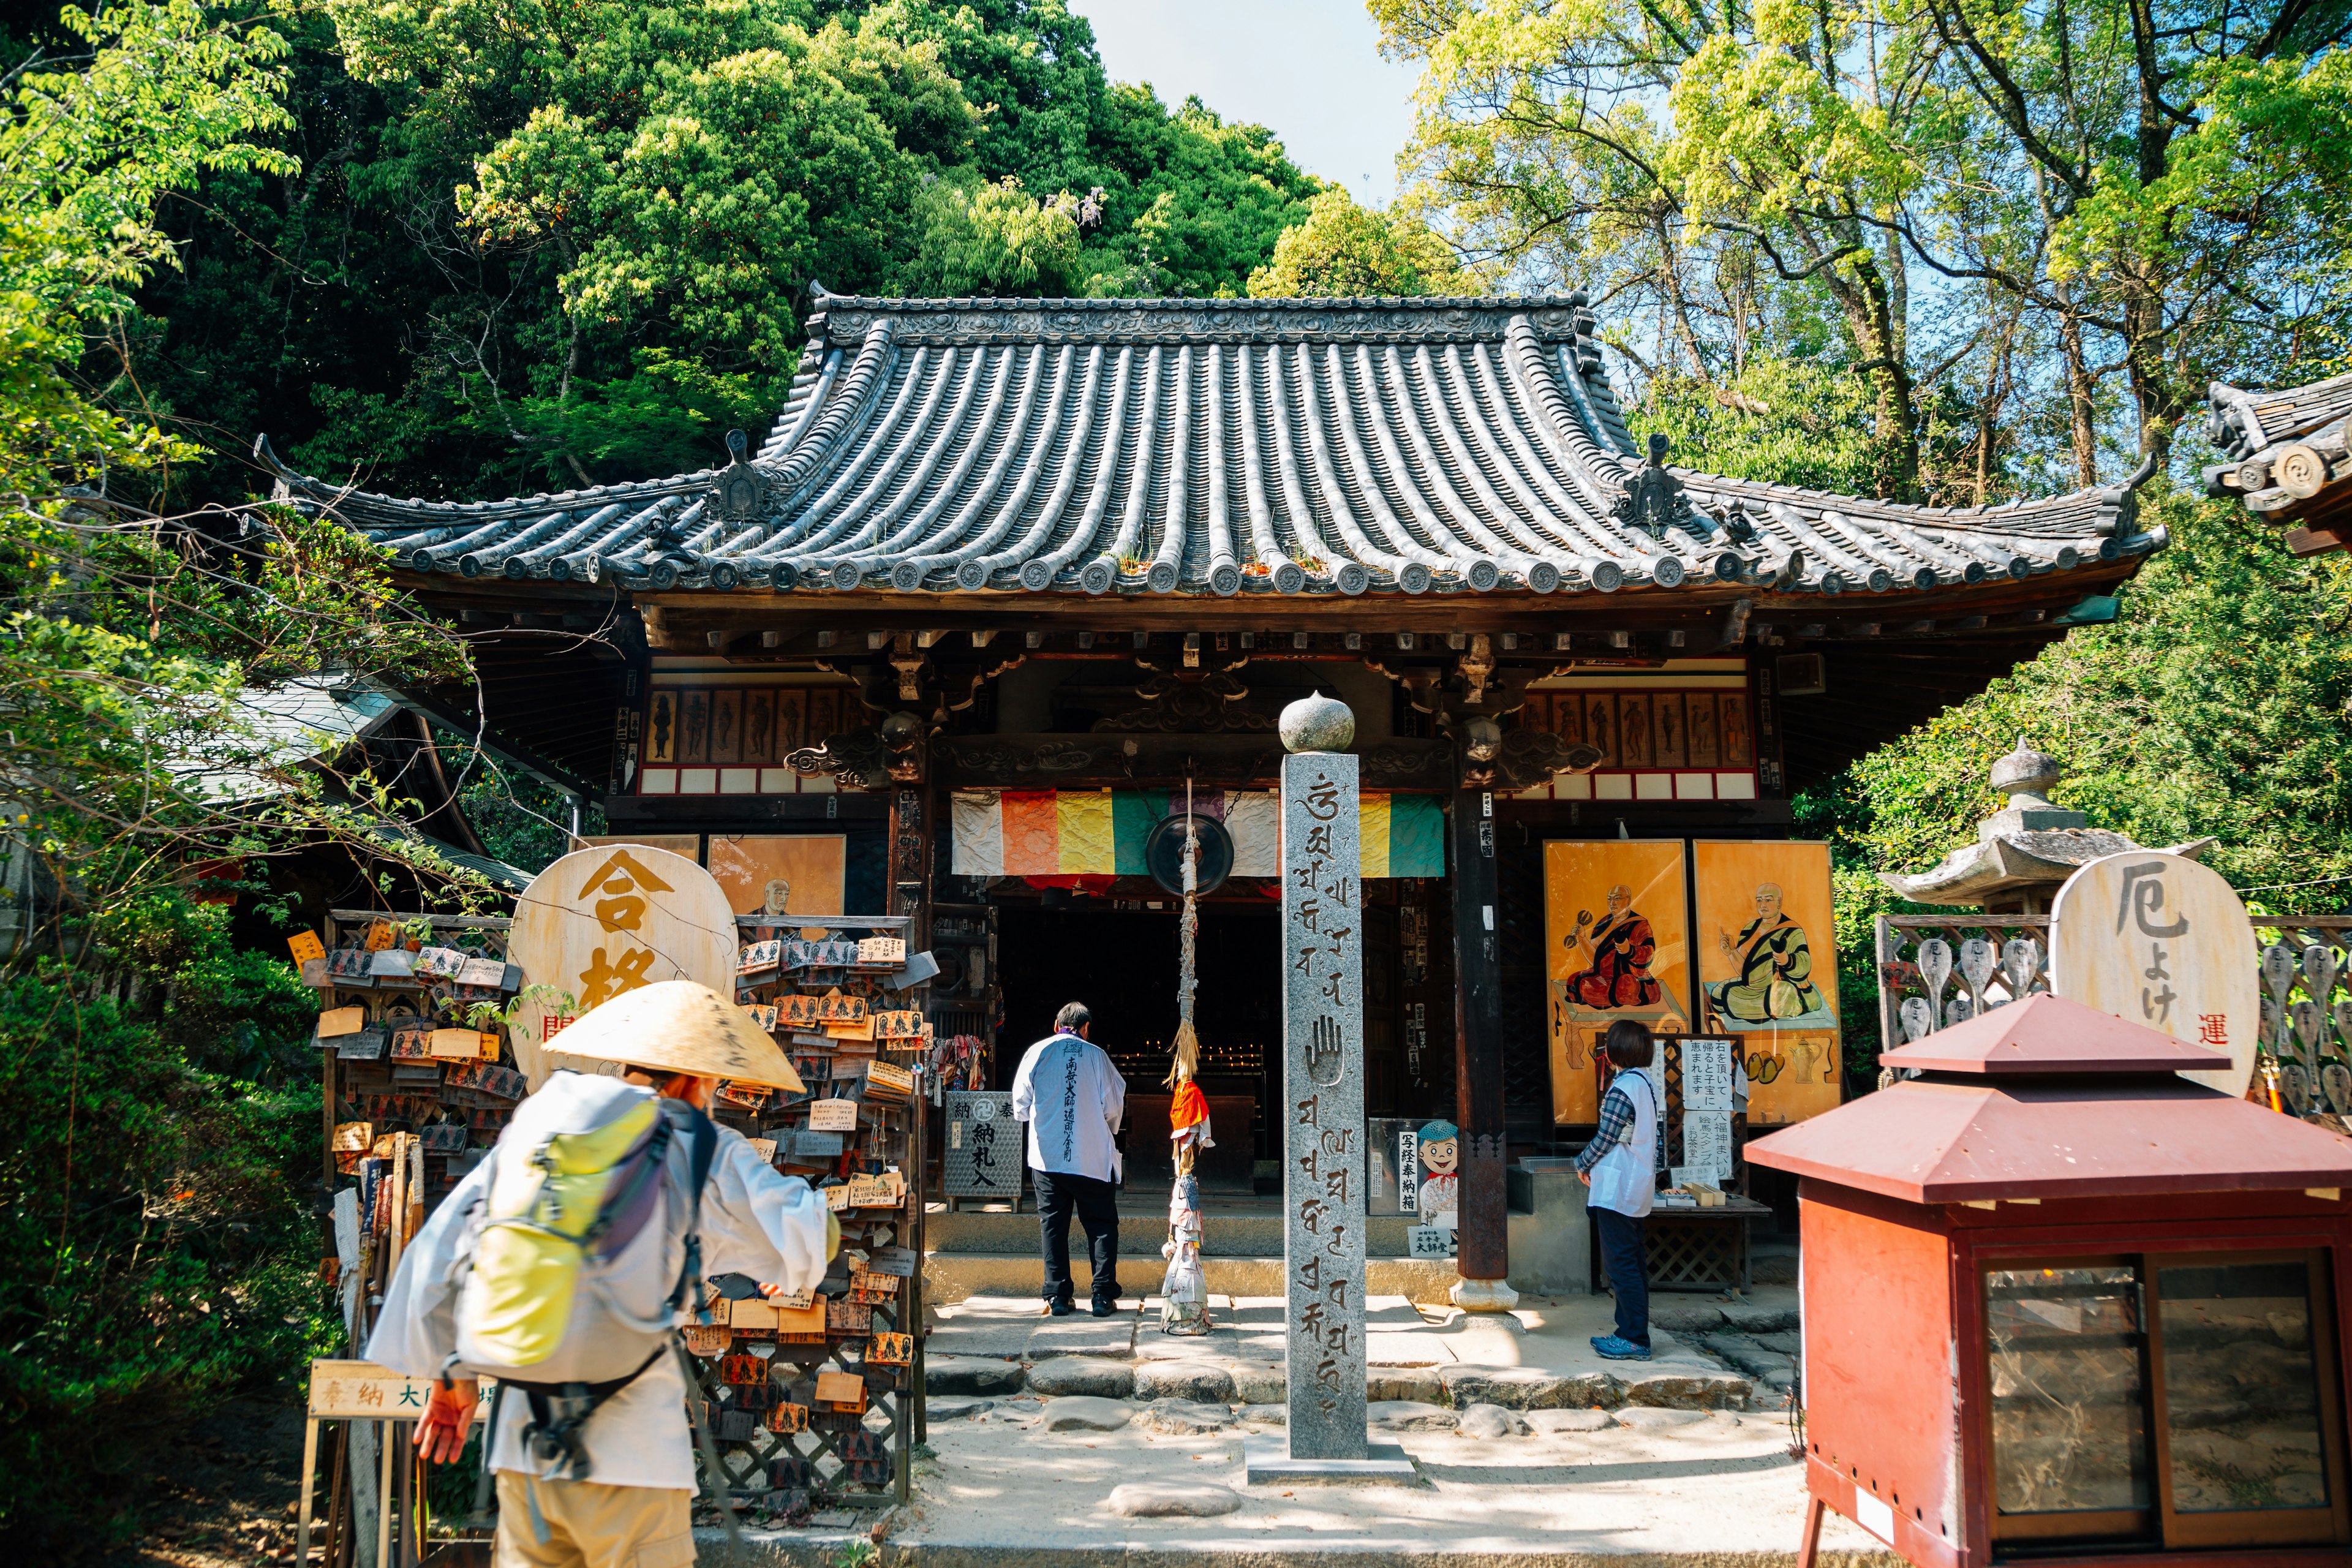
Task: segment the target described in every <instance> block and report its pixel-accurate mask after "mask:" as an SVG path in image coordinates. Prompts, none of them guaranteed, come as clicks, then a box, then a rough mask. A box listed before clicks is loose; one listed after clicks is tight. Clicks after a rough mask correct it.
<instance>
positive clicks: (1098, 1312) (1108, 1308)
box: [1095, 1301, 1118, 1318]
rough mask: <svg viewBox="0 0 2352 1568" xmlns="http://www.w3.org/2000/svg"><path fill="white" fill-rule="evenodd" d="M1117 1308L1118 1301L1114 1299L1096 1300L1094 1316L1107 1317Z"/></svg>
mask: <svg viewBox="0 0 2352 1568" xmlns="http://www.w3.org/2000/svg"><path fill="white" fill-rule="evenodd" d="M1117 1311H1118V1302H1116V1301H1097V1302H1096V1303H1095V1316H1096V1317H1097V1318H1108V1317H1109V1316H1111V1315H1112V1314H1113V1313H1115V1312H1117Z"/></svg>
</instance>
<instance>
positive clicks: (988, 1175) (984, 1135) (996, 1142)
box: [940, 1089, 1026, 1203]
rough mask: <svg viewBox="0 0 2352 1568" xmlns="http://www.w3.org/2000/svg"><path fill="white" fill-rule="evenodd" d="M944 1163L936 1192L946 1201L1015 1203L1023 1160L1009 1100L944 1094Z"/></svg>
mask: <svg viewBox="0 0 2352 1568" xmlns="http://www.w3.org/2000/svg"><path fill="white" fill-rule="evenodd" d="M946 1099H947V1117H946V1121H947V1159H946V1163H945V1166H944V1169H943V1171H942V1173H941V1183H940V1191H942V1192H943V1193H945V1194H947V1195H948V1196H949V1197H951V1198H982V1199H988V1198H994V1199H997V1200H999V1201H1001V1202H1003V1203H1013V1202H1017V1201H1018V1200H1019V1198H1020V1196H1021V1172H1022V1169H1023V1167H1024V1164H1025V1163H1026V1161H1025V1159H1024V1150H1023V1148H1022V1144H1021V1140H1022V1131H1023V1130H1022V1125H1021V1123H1020V1122H1018V1121H1013V1096H1012V1094H1011V1092H1010V1091H1007V1090H1001V1089H949V1090H948V1091H947V1097H946Z"/></svg>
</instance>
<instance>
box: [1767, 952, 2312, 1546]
mask: <svg viewBox="0 0 2352 1568" xmlns="http://www.w3.org/2000/svg"><path fill="white" fill-rule="evenodd" d="M1880 1059H1881V1060H1882V1061H1883V1062H1885V1064H1886V1065H1887V1066H1889V1067H1892V1068H1898V1069H1906V1068H1907V1069H1916V1071H1917V1072H1918V1074H1919V1076H1918V1077H1916V1078H1912V1079H1902V1080H1900V1081H1897V1082H1896V1083H1895V1084H1894V1085H1893V1086H1891V1087H1890V1088H1887V1089H1882V1090H1880V1091H1879V1092H1878V1093H1876V1094H1870V1095H1865V1096H1864V1097H1863V1098H1861V1099H1860V1100H1854V1101H1853V1102H1852V1103H1850V1104H1848V1105H1844V1106H1842V1107H1840V1108H1839V1109H1837V1110H1831V1111H1828V1112H1825V1113H1824V1114H1822V1115H1820V1116H1817V1117H1815V1118H1813V1119H1812V1120H1811V1121H1805V1122H1801V1123H1800V1124H1799V1125H1797V1126H1795V1127H1792V1128H1790V1129H1789V1130H1787V1131H1782V1132H1776V1133H1774V1134H1772V1135H1771V1136H1770V1137H1769V1138H1762V1139H1758V1140H1756V1141H1754V1142H1750V1143H1749V1144H1748V1158H1749V1159H1751V1160H1753V1161H1755V1162H1756V1163H1758V1164H1759V1165H1769V1166H1773V1167H1776V1168H1778V1169H1780V1170H1785V1171H1791V1172H1794V1173H1796V1174H1797V1175H1798V1176H1799V1177H1800V1178H1801V1182H1800V1189H1799V1207H1800V1212H1801V1224H1802V1228H1803V1246H1804V1259H1803V1270H1804V1272H1803V1288H1804V1298H1803V1299H1804V1302H1805V1314H1804V1358H1803V1365H1804V1395H1805V1450H1806V1456H1805V1465H1806V1478H1807V1483H1808V1489H1809V1490H1810V1491H1811V1503H1810V1506H1809V1508H1808V1510H1807V1521H1808V1523H1807V1540H1806V1542H1805V1543H1804V1546H1805V1550H1804V1555H1803V1558H1802V1559H1801V1561H1803V1562H1805V1563H1808V1564H1810V1563H1811V1561H1812V1557H1813V1552H1814V1549H1815V1546H1816V1543H1817V1541H1818V1535H1819V1530H1820V1521H1821V1510H1822V1509H1823V1508H1824V1507H1827V1508H1833V1509H1835V1510H1837V1511H1838V1512H1840V1513H1842V1514H1844V1515H1846V1516H1847V1517H1848V1518H1851V1519H1852V1520H1853V1521H1855V1522H1856V1523H1858V1524H1860V1525H1861V1526H1862V1527H1863V1528H1864V1529H1865V1530H1867V1531H1870V1532H1871V1533H1872V1534H1873V1535H1875V1536H1876V1537H1878V1538H1879V1539H1880V1540H1881V1541H1883V1542H1886V1544H1887V1545H1889V1546H1890V1547H1892V1548H1893V1549H1894V1550H1895V1552H1897V1553H1899V1554H1900V1555H1901V1556H1903V1557H1904V1558H1905V1559H1906V1560H1908V1561H1909V1562H1912V1563H1920V1564H1923V1565H1924V1564H1930V1563H1934V1564H1955V1565H1959V1564H1967V1565H1980V1564H1990V1563H1997V1562H1998V1563H2009V1562H2021V1561H2031V1560H2041V1559H2048V1560H2052V1561H2060V1560H2063V1561H2064V1562H2066V1563H2071V1564H2077V1565H2081V1564H2089V1563H2101V1564H2121V1563H2158V1562H2179V1561H2186V1562H2192V1563H2194V1562H2202V1563H2225V1562H2226V1563H2233V1564H2235V1563H2265V1564H2275V1565H2278V1568H2289V1565H2299V1564H2305V1563H2311V1564H2317V1563H2333V1564H2343V1563H2347V1561H2352V1558H2348V1557H2347V1552H2346V1550H2345V1548H2346V1547H2347V1544H2352V1507H2347V1504H2352V1496H2347V1482H2346V1468H2345V1409H2346V1404H2347V1390H2346V1384H2345V1366H2346V1358H2345V1355H2344V1331H2343V1326H2342V1323H2341V1321H2340V1320H2339V1318H2338V1315H2337V1313H2338V1307H2337V1303H2338V1302H2339V1301H2341V1300H2343V1299H2344V1297H2345V1294H2346V1291H2347V1288H2352V1274H2347V1265H2352V1212H2347V1205H2346V1204H2345V1202H2344V1191H2345V1189H2346V1188H2347V1187H2352V1142H2347V1141H2345V1140H2344V1139H2341V1138H2339V1137H2337V1136H2336V1135H2335V1134H2334V1133H2332V1132H2329V1131H2325V1130H2324V1129H2321V1128H2318V1127H2315V1126H2312V1125H2309V1124H2308V1123H2305V1122H2302V1121H2295V1120H2294V1119H2293V1118H2291V1117H2287V1116H2282V1115H2279V1114H2277V1113H2276V1112H2274V1111H2272V1110H2267V1109H2264V1108H2263V1107H2261V1106H2257V1105H2253V1104H2250V1103H2248V1102H2247V1101H2245V1100H2235V1099H2231V1098H2230V1097H2229V1096H2227V1095H2224V1094H2222V1093H2221V1092H2219V1091H2217V1090H2214V1089H2206V1088H2204V1087H2202V1086H2201V1085H2199V1084H2196V1083H2192V1082H2190V1081H2189V1079H2184V1078H2180V1077H2179V1076H2178V1074H2179V1073H2180V1072H2181V1071H2183V1070H2198V1069H2205V1068H2218V1067H2221V1066H2222V1065H2224V1064H2225V1063H2226V1061H2227V1060H2228V1058H2226V1057H2224V1056H2221V1055H2220V1054H2217V1053H2215V1052H2211V1051H2208V1050H2204V1049H2201V1048H2200V1047H2194V1046H2189V1045H2186V1044H2184V1043H2182V1042H2181V1041H2179V1040H2176V1039H2174V1038H2172V1037H2170V1036H2168V1035H2162V1034H2158V1033H2157V1032H2156V1031H2154V1030H2152V1029H2148V1028H2146V1027H2143V1026H2140V1025H2137V1024H2130V1023H2126V1022H2125V1021H2124V1020H2122V1019H2120V1018H2117V1017H2115V1016H2112V1015H2109V1014H2105V1013H2101V1012H2096V1011H2095V1010H2093V1009H2091V1008H2089V1007H2085V1006H2084V1005H2081V1004H2079V1003H2075V1002H2069V1001H2066V1000H2063V999H2062V998H2059V997H2055V996H2050V995H2035V996H2032V997H2029V998H2028V999H2026V1000H2025V1001H2023V1002H2021V1003H2015V1004H2012V1005H2009V1006H2005V1007H2001V1008H1999V1009H1997V1010H1995V1011H1992V1012H1989V1013H1986V1014H1984V1015H1983V1016H1980V1017H1978V1018H1975V1019H1971V1020H1969V1022H1967V1023H1963V1024H1958V1025H1956V1026H1953V1027H1951V1028H1948V1029H1946V1030H1943V1031H1942V1032H1940V1033H1938V1034H1935V1035H1930V1036H1928V1037H1926V1038H1924V1039H1921V1040H1918V1041H1916V1042H1914V1043H1913V1044H1911V1045H1908V1046H1905V1047H1901V1048H1899V1049H1896V1050H1892V1051H1888V1052H1887V1053H1885V1056H1883V1057H1882V1058H1880Z"/></svg>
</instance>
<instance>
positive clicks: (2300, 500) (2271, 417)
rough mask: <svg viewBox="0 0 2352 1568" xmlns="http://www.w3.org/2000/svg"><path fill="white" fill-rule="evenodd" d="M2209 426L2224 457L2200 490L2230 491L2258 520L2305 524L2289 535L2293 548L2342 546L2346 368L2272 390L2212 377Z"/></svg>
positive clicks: (2351, 396)
mask: <svg viewBox="0 0 2352 1568" xmlns="http://www.w3.org/2000/svg"><path fill="white" fill-rule="evenodd" d="M2206 410H2207V428H2208V430H2209V432H2210V435H2211V436H2212V437H2213V445H2214V446H2215V447H2218V448H2220V449H2221V453H2222V454H2223V455H2224V456H2225V457H2227V458H2229V461H2228V462H2225V463H2217V464H2215V465H2213V466H2212V467H2210V468H2207V469H2206V470H2205V491H2206V493H2207V494H2208V495H2210V496H2213V497H2215V498H2217V499H2226V498H2229V497H2235V498H2237V499H2238V500H2242V501H2243V502H2245V504H2246V507H2247V509H2248V510H2251V511H2252V512H2253V513H2254V515H2255V516H2257V517H2259V518H2261V519H2262V520H2263V521H2265V522H2268V523H2271V524H2273V526H2277V527H2286V526H2287V525H2289V524H2294V523H2299V524H2302V525H2304V526H2303V527H2302V528H2301V529H2300V530H2298V531H2295V532H2293V533H2290V534H2289V535H2288V536H2287V542H2288V544H2289V546H2290V547H2292V548H2293V549H2294V551H2295V552H2296V553H2298V554H2305V555H2309V554H2315V553H2317V552H2320V551H2323V550H2333V549H2338V548H2341V546H2342V544H2343V543H2344V540H2343V539H2342V538H2341V537H2339V536H2340V535H2342V534H2343V533H2344V532H2345V531H2346V522H2345V514H2346V512H2347V502H2352V453H2347V441H2352V421H2347V416H2352V375H2337V376H2330V377H2329V378H2328V379H2327V380H2326V381H2315V382H2310V383H2307V384H2305V385H2302V386H2290V387H2285V388H2283V389H2281V390H2278V391H2274V392H2250V391H2247V390H2246V389H2245V388H2243V387H2237V386H2231V385H2230V384H2227V383H2225V382H2219V381H2217V382H2215V383H2213V384H2212V385H2211V386H2210V387H2209V388H2207V389H2206Z"/></svg>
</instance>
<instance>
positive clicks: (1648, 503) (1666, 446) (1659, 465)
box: [1617, 430, 1683, 541]
mask: <svg viewBox="0 0 2352 1568" xmlns="http://www.w3.org/2000/svg"><path fill="white" fill-rule="evenodd" d="M1673 449H1674V442H1673V440H1672V439H1671V438H1669V437H1667V436H1666V435H1665V434H1664V432H1663V431H1658V430H1653V431H1651V432H1650V457H1649V460H1648V461H1647V462H1645V463H1643V465H1642V466H1641V467H1640V468H1636V469H1634V470H1633V473H1631V474H1629V475H1627V476H1626V479H1625V494H1624V497H1623V498H1622V500H1620V501H1619V502H1618V504H1617V515H1618V517H1619V518H1620V519H1621V520H1622V521H1624V522H1625V523H1627V524H1628V525H1630V526H1632V527H1634V528H1638V529H1640V530H1641V531H1643V532H1644V533H1646V534H1648V535H1649V536H1650V537H1651V538H1652V539H1655V540H1661V541H1663V540H1664V538H1665V537H1666V530H1667V529H1669V528H1671V527H1673V526H1674V525H1675V523H1676V522H1677V521H1681V516H1680V514H1681V511H1682V495H1683V482H1682V480H1680V479H1676V478H1675V475H1674V472H1673V470H1672V469H1670V468H1667V467H1666V454H1667V453H1668V452H1670V451H1672V450H1673Z"/></svg>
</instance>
